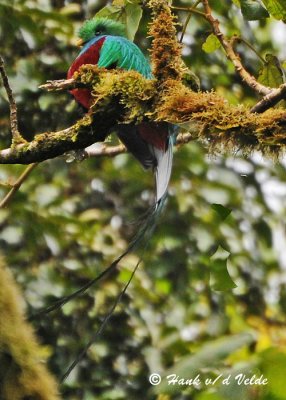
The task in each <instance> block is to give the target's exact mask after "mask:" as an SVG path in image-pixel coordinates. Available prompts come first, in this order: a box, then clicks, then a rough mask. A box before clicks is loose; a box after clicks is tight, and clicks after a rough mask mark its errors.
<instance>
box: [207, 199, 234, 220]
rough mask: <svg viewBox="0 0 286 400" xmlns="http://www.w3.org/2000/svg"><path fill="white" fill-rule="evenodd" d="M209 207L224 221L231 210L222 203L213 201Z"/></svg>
mask: <svg viewBox="0 0 286 400" xmlns="http://www.w3.org/2000/svg"><path fill="white" fill-rule="evenodd" d="M211 207H212V209H213V210H214V211H215V212H216V213H217V214H218V215H219V216H220V218H221V220H222V221H224V220H225V219H226V218H227V217H228V216H229V214H230V213H231V212H232V210H231V209H230V208H227V207H224V206H223V205H222V204H216V203H214V204H212V205H211Z"/></svg>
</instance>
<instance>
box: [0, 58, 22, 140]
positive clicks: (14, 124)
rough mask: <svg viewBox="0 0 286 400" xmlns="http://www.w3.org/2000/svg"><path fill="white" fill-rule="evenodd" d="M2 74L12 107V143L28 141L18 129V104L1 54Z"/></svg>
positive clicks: (0, 65)
mask: <svg viewBox="0 0 286 400" xmlns="http://www.w3.org/2000/svg"><path fill="white" fill-rule="evenodd" d="M0 75H1V77H2V81H3V86H4V88H5V91H6V93H7V97H8V102H9V107H10V125H11V134H12V143H13V144H19V143H26V140H25V139H24V138H23V137H22V136H21V134H20V132H19V130H18V117H17V105H16V102H15V99H14V95H13V91H12V89H11V86H10V84H9V79H8V76H7V74H6V71H5V67H4V60H3V58H2V57H1V56H0Z"/></svg>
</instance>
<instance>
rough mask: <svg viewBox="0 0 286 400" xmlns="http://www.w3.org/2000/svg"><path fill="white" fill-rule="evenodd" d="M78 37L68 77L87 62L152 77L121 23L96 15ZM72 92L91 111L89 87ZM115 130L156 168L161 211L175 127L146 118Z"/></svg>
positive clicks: (132, 150) (141, 158) (147, 165)
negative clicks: (76, 53) (78, 46)
mask: <svg viewBox="0 0 286 400" xmlns="http://www.w3.org/2000/svg"><path fill="white" fill-rule="evenodd" d="M78 36H79V42H78V44H79V45H80V46H82V48H81V51H80V53H79V54H78V56H77V57H76V58H75V60H74V61H73V62H72V64H71V66H70V68H69V70H68V73H67V78H68V79H69V78H72V77H73V74H74V73H75V72H76V71H78V70H79V69H80V67H81V66H82V65H85V64H92V65H97V66H98V67H102V68H106V69H110V70H112V69H123V70H127V71H131V70H134V71H137V72H139V73H140V74H141V75H142V76H143V77H144V78H146V79H152V78H153V74H152V70H151V66H150V63H149V61H148V60H147V58H146V57H145V56H144V54H143V53H142V51H141V50H140V49H139V47H138V46H137V45H136V44H134V43H133V42H131V41H130V40H128V39H127V37H126V35H125V27H124V25H123V24H121V23H120V22H118V21H115V20H112V19H109V18H96V17H95V18H93V19H90V20H87V21H85V22H84V24H83V25H82V27H81V28H80V30H79V32H78ZM70 92H71V94H72V95H73V97H74V98H75V100H76V101H77V102H78V103H79V104H80V105H81V106H82V107H83V108H84V109H85V110H86V111H88V110H89V108H90V107H91V105H92V100H93V99H92V94H91V91H90V90H89V89H87V88H75V89H72V90H71V91H70ZM114 130H115V131H116V133H117V135H118V137H119V139H120V141H121V142H122V143H123V144H124V145H125V146H126V148H127V150H128V151H129V152H130V153H131V154H132V155H133V156H134V157H135V158H136V159H137V160H138V161H139V162H140V164H141V165H142V166H143V168H144V169H152V170H153V171H154V174H155V184H156V194H155V203H154V209H155V210H156V211H157V212H159V210H160V209H161V208H162V205H163V203H164V201H165V198H166V195H167V189H168V185H169V181H170V176H171V170H172V160H173V145H174V142H175V137H176V134H177V128H176V126H175V125H172V124H169V123H166V122H160V123H156V122H152V121H143V122H141V123H139V124H137V125H135V124H133V125H131V124H129V125H127V124H126V125H125V124H124V125H123V124H118V126H117V127H113V128H112V131H114Z"/></svg>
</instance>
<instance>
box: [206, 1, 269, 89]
mask: <svg viewBox="0 0 286 400" xmlns="http://www.w3.org/2000/svg"><path fill="white" fill-rule="evenodd" d="M202 4H203V6H204V10H205V14H204V16H205V19H206V20H207V21H208V22H209V23H210V25H211V26H212V29H213V33H214V35H215V36H216V37H217V38H218V40H219V41H220V43H221V45H222V47H223V48H224V50H225V52H226V55H227V58H228V59H229V60H230V61H231V62H232V63H233V65H234V67H235V69H236V71H237V72H238V74H239V75H240V76H241V78H242V80H243V81H245V83H247V85H248V86H249V87H251V88H252V89H253V90H255V91H256V92H257V93H259V94H262V95H267V94H269V93H270V92H271V88H269V87H267V86H264V85H262V84H261V83H259V82H258V81H257V80H256V79H255V77H254V76H252V75H251V74H250V73H249V72H248V71H247V70H246V69H245V68H244V66H243V65H242V62H241V59H240V57H239V55H238V54H236V52H235V51H234V48H233V43H232V41H231V40H228V39H226V37H225V36H224V34H223V33H222V32H221V30H220V27H219V21H218V20H217V19H215V18H214V17H213V15H212V10H211V8H210V5H209V2H208V0H202Z"/></svg>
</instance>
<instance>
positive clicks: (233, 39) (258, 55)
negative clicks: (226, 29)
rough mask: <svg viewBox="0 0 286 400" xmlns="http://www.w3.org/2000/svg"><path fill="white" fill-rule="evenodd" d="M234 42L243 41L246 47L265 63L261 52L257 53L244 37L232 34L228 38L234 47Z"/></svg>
mask: <svg viewBox="0 0 286 400" xmlns="http://www.w3.org/2000/svg"><path fill="white" fill-rule="evenodd" d="M236 42H241V43H244V44H245V45H246V46H247V47H249V48H250V50H252V51H253V53H255V54H256V55H257V57H258V58H259V59H260V61H262V62H263V64H265V60H264V58H263V57H262V56H261V54H259V53H258V51H257V50H256V49H255V47H253V46H252V44H251V43H249V41H248V40H246V39H244V38H243V37H240V36H237V35H233V36H232V38H231V39H230V43H231V45H232V47H234V44H235V43H236Z"/></svg>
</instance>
